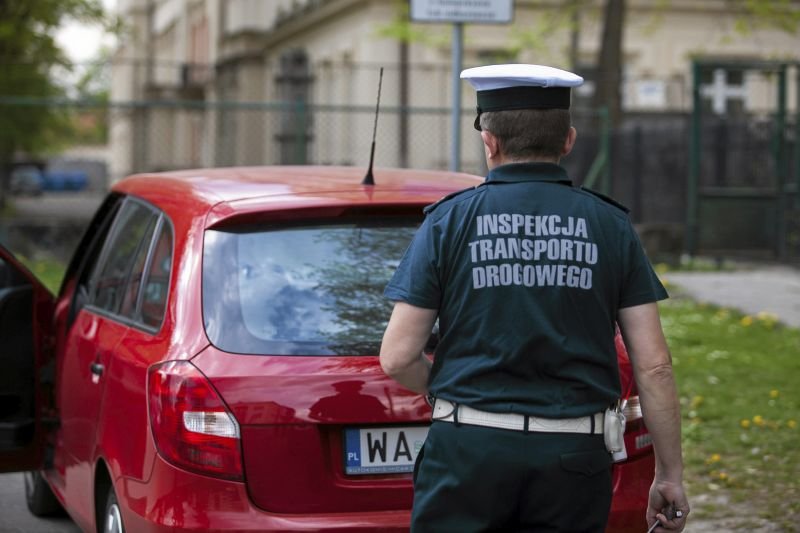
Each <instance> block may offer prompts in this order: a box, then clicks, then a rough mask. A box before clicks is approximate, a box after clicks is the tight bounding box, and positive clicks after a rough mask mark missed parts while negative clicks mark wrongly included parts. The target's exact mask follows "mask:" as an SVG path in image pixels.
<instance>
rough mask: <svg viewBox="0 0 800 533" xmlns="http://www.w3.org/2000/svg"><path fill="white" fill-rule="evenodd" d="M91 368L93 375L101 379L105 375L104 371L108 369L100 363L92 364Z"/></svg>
mask: <svg viewBox="0 0 800 533" xmlns="http://www.w3.org/2000/svg"><path fill="white" fill-rule="evenodd" d="M89 368H90V369H91V370H92V374H94V375H95V376H97V377H100V376H102V375H103V370H105V368H106V367H105V366H103V365H101V364H100V363H92V364H91V365H90V366H89Z"/></svg>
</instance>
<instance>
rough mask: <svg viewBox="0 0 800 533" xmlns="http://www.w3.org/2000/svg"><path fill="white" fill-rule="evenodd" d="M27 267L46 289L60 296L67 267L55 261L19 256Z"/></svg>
mask: <svg viewBox="0 0 800 533" xmlns="http://www.w3.org/2000/svg"><path fill="white" fill-rule="evenodd" d="M17 259H19V260H20V261H21V262H22V263H23V264H24V265H25V266H26V267H28V268H29V269H30V271H31V272H33V273H34V274H35V275H36V277H37V278H39V281H41V282H42V283H43V284H44V286H45V287H47V288H48V289H50V292H52V293H53V294H58V289H59V288H60V287H61V280H62V279H63V278H64V271H65V270H66V268H67V265H65V264H63V263H61V262H59V261H56V260H55V259H42V258H39V259H35V260H34V259H29V258H27V257H24V256H17Z"/></svg>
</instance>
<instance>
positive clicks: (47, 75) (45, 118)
mask: <svg viewBox="0 0 800 533" xmlns="http://www.w3.org/2000/svg"><path fill="white" fill-rule="evenodd" d="M67 19H72V20H79V21H83V22H97V23H102V22H105V18H104V15H103V10H102V7H101V5H100V2H99V0H4V1H0V65H3V68H2V69H0V102H1V101H2V98H3V97H6V98H8V97H11V98H40V99H48V98H55V97H60V96H63V95H64V88H63V87H62V86H61V85H60V84H59V83H58V80H57V79H55V76H54V74H53V73H54V71H55V69H56V68H59V67H60V68H63V69H69V68H70V64H69V62H68V61H67V59H66V57H65V56H64V54H63V52H62V51H61V50H60V49H59V48H58V46H57V44H56V42H55V38H54V34H55V30H56V28H57V27H58V26H59V25H61V24H62V23H63V22H64V21H65V20H67ZM68 129H69V117H68V116H67V114H66V113H65V112H64V111H63V110H60V109H58V108H56V107H52V106H45V105H41V106H22V105H9V104H2V103H0V164H2V163H3V162H8V161H9V160H10V159H11V158H12V156H13V155H14V154H15V153H16V152H18V151H25V152H28V153H40V152H42V151H44V150H45V149H46V148H47V146H48V145H52V143H53V142H55V141H56V140H57V139H59V138H61V137H63V133H64V132H65V131H68Z"/></svg>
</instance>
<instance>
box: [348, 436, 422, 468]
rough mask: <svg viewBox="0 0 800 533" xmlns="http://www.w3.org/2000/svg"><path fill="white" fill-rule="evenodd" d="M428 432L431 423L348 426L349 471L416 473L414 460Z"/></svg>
mask: <svg viewBox="0 0 800 533" xmlns="http://www.w3.org/2000/svg"><path fill="white" fill-rule="evenodd" d="M427 435H428V427H427V426H411V427H383V428H347V429H345V430H344V471H345V474H349V475H360V474H398V473H403V472H413V471H414V461H416V459H417V454H418V453H419V451H420V449H421V448H422V443H424V442H425V437H426V436H427Z"/></svg>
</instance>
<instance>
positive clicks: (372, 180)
mask: <svg viewBox="0 0 800 533" xmlns="http://www.w3.org/2000/svg"><path fill="white" fill-rule="evenodd" d="M382 85H383V67H381V73H380V77H379V78H378V102H377V103H376V104H375V125H374V126H373V127H372V150H370V153H369V168H368V169H367V175H366V176H364V179H363V180H362V181H361V185H375V178H374V177H373V176H372V163H373V162H374V161H375V136H376V134H377V133H378V111H379V110H380V108H381V86H382Z"/></svg>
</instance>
